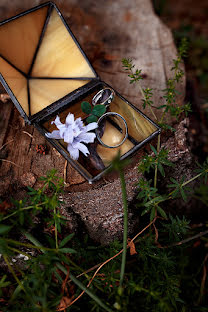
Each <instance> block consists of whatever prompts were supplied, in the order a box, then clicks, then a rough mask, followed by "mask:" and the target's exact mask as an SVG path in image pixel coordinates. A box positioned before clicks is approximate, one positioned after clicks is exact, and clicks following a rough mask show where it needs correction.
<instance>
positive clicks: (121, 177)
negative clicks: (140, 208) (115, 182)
mask: <svg viewBox="0 0 208 312" xmlns="http://www.w3.org/2000/svg"><path fill="white" fill-rule="evenodd" d="M119 173H120V181H121V190H122V199H123V211H124V230H123V253H122V262H121V273H120V287H122V284H123V279H124V272H125V265H126V251H127V235H128V203H127V193H126V183H125V178H124V172H123V170H122V169H121V170H120V171H119Z"/></svg>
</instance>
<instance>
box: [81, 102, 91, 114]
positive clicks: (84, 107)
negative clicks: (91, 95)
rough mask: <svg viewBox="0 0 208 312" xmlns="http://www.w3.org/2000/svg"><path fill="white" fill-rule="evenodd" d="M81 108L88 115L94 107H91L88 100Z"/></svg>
mask: <svg viewBox="0 0 208 312" xmlns="http://www.w3.org/2000/svg"><path fill="white" fill-rule="evenodd" d="M81 109H82V111H83V112H84V113H85V114H87V115H89V114H90V113H91V111H92V107H91V105H90V103H89V102H86V101H84V102H82V103H81Z"/></svg>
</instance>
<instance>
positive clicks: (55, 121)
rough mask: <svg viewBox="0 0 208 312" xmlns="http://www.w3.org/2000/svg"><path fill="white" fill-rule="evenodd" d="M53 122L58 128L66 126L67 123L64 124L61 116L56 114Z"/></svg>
mask: <svg viewBox="0 0 208 312" xmlns="http://www.w3.org/2000/svg"><path fill="white" fill-rule="evenodd" d="M51 124H55V125H56V127H57V128H58V129H60V128H62V127H65V124H62V122H61V120H60V117H59V116H56V119H55V120H54V121H52V122H51Z"/></svg>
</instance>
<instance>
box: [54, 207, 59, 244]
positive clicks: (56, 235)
mask: <svg viewBox="0 0 208 312" xmlns="http://www.w3.org/2000/svg"><path fill="white" fill-rule="evenodd" d="M53 213H54V222H55V241H56V249H58V232H57V222H56V217H55V216H56V207H54V210H53Z"/></svg>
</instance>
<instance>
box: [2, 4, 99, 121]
mask: <svg viewBox="0 0 208 312" xmlns="http://www.w3.org/2000/svg"><path fill="white" fill-rule="evenodd" d="M0 42H1V45H0V73H1V76H0V79H1V82H2V84H3V86H4V87H5V89H6V91H7V92H8V93H9V95H10V96H11V98H12V100H13V102H14V103H15V105H16V106H17V108H18V110H19V111H20V113H21V114H22V115H23V117H24V118H25V119H26V120H30V119H31V118H32V116H33V117H34V115H35V114H38V113H39V112H41V111H42V110H43V109H45V108H47V107H48V106H49V105H51V104H53V103H56V102H57V101H59V100H60V99H62V98H64V97H65V96H66V95H68V94H72V92H75V90H78V89H79V88H82V87H83V86H84V85H86V84H87V83H89V82H90V81H92V80H97V79H98V76H97V74H96V72H95V71H94V69H93V68H92V66H91V64H90V63H89V61H88V59H87V57H86V56H85V54H84V53H83V51H82V50H81V48H80V46H79V44H78V42H77V41H76V39H75V37H74V35H73V34H72V32H71V30H70V29H69V27H68V25H67V24H66V22H65V20H64V18H63V17H62V15H61V13H60V11H59V10H58V9H57V7H56V6H55V4H53V3H52V2H48V3H45V4H43V5H40V6H38V7H36V8H33V9H31V10H29V11H26V12H24V13H21V14H19V15H17V16H15V17H12V18H10V19H8V20H6V21H3V22H2V23H0Z"/></svg>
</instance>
